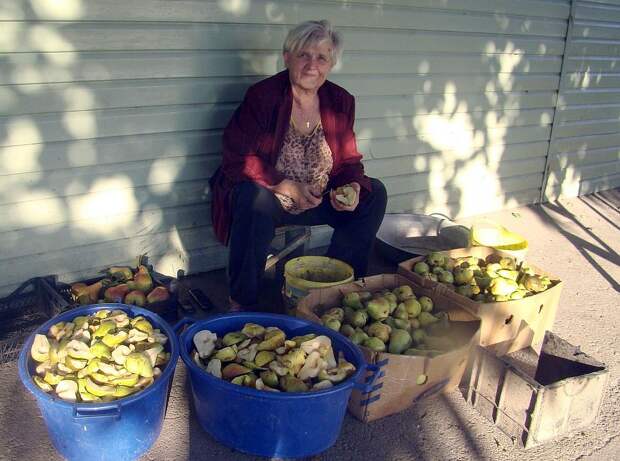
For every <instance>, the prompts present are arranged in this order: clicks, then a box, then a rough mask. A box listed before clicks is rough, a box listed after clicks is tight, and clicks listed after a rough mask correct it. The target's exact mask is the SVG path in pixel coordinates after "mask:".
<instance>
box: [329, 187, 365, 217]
mask: <svg viewBox="0 0 620 461" xmlns="http://www.w3.org/2000/svg"><path fill="white" fill-rule="evenodd" d="M347 186H351V187H352V188H353V189H354V190H355V200H354V201H353V203H352V204H351V205H345V204H344V203H342V202H340V201H339V200H336V190H335V189H332V190H331V191H329V201H330V203H331V204H332V207H333V208H334V210H336V211H354V210H355V209H356V208H357V205H358V204H359V203H360V185H359V183H356V182H352V183H350V184H347Z"/></svg>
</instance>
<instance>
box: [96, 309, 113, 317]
mask: <svg viewBox="0 0 620 461" xmlns="http://www.w3.org/2000/svg"><path fill="white" fill-rule="evenodd" d="M109 316H110V310H109V309H101V310H100V311H97V312H96V313H95V317H96V318H98V319H106V318H108V317H109Z"/></svg>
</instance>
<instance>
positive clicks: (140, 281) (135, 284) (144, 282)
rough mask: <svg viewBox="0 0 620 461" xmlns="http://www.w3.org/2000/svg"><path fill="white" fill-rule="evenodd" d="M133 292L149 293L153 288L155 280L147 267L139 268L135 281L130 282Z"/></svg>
mask: <svg viewBox="0 0 620 461" xmlns="http://www.w3.org/2000/svg"><path fill="white" fill-rule="evenodd" d="M128 285H129V286H130V288H131V289H132V290H140V291H142V292H144V293H148V292H149V291H150V290H151V288H153V278H152V277H151V274H150V273H149V270H148V268H147V267H146V266H138V272H136V275H134V277H133V280H132V281H130V282H128Z"/></svg>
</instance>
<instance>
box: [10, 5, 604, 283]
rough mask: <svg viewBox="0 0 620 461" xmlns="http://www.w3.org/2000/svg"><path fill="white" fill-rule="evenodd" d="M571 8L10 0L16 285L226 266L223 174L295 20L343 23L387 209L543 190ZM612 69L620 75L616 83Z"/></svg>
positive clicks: (367, 143) (477, 208) (339, 74)
mask: <svg viewBox="0 0 620 461" xmlns="http://www.w3.org/2000/svg"><path fill="white" fill-rule="evenodd" d="M569 11H570V3H569V2H568V1H561V0H520V1H511V0H385V1H382V2H365V1H356V0H350V1H346V2H343V1H336V0H331V1H262V0H234V1H226V0H220V1H198V0H196V1H189V0H175V1H173V2H171V1H165V0H136V1H133V2H125V1H124V0H108V1H105V2H101V1H97V0H54V1H52V0H9V1H5V2H2V3H0V21H1V22H0V108H1V109H0V110H1V111H2V112H1V114H0V268H2V274H3V275H4V277H3V279H2V281H1V282H0V293H1V292H7V291H8V290H10V289H11V288H12V287H14V286H15V285H16V284H17V283H19V282H21V281H23V280H25V279H27V278H29V277H31V276H34V275H41V274H48V273H53V274H58V275H59V276H60V277H61V279H64V280H76V279H79V278H81V277H84V276H88V275H92V274H94V273H95V272H96V271H97V270H99V269H100V268H102V267H106V266H108V265H110V264H118V263H127V262H131V261H132V259H133V257H134V256H135V255H137V254H139V253H144V252H148V254H149V256H150V257H151V260H152V261H153V262H155V264H156V267H157V268H158V269H159V270H161V271H162V272H165V273H175V272H176V269H178V268H185V269H189V270H190V271H202V270H207V269H212V268H216V267H221V266H223V265H224V264H225V260H226V250H225V249H224V248H223V247H222V246H220V245H219V244H217V243H216V242H215V240H214V238H213V234H212V232H211V227H210V218H209V191H208V189H207V182H206V181H207V178H208V177H209V176H210V175H211V173H212V172H213V170H214V168H215V167H216V165H217V164H218V163H219V160H220V153H219V146H220V136H221V130H222V128H223V126H224V125H225V124H226V122H227V120H228V117H229V116H230V114H231V112H232V110H234V108H235V107H236V105H237V104H238V103H239V101H240V100H241V97H242V95H243V93H244V91H245V89H246V88H247V86H248V85H249V84H250V83H252V82H254V81H257V80H258V79H261V78H264V77H265V76H268V75H271V74H273V73H275V72H276V71H278V70H279V69H281V66H282V65H281V58H280V47H281V43H282V40H283V38H284V36H285V34H286V31H287V29H288V28H289V27H290V25H292V24H295V23H297V22H299V21H301V20H305V19H311V18H328V19H330V20H331V21H332V22H334V23H335V24H336V25H337V26H338V27H339V28H340V29H341V31H342V33H343V35H344V40H345V50H346V51H345V55H344V58H343V61H342V63H341V64H340V65H339V66H338V67H337V68H336V69H335V70H334V73H333V74H332V77H333V78H332V79H333V80H334V81H336V82H337V83H339V84H342V85H343V86H345V87H346V88H347V89H348V90H349V91H351V92H352V93H353V94H355V95H356V97H357V100H358V106H357V107H358V109H357V122H356V132H357V137H358V142H359V147H360V150H361V151H362V152H364V153H365V159H366V160H365V163H366V166H367V170H368V172H369V174H371V175H374V176H378V177H380V178H381V179H382V180H383V181H384V182H385V183H386V185H387V187H388V191H389V194H390V200H389V209H390V211H393V212H395V211H413V210H415V211H427V212H428V211H440V212H445V213H448V214H450V215H453V216H458V215H471V214H475V213H481V212H485V211H489V210H494V209H499V208H503V207H510V206H515V205H518V204H522V203H531V202H534V201H536V200H537V199H538V197H539V195H540V190H541V185H542V182H543V171H544V167H545V162H546V156H547V151H548V145H549V139H550V132H551V124H552V120H553V117H554V107H555V104H556V100H557V90H558V87H559V77H560V70H561V66H562V54H563V50H564V43H565V35H566V29H567V24H568V21H567V19H568V16H569ZM612 82H613V79H611V80H608V83H609V84H611V83H612Z"/></svg>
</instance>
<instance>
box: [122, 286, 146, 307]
mask: <svg viewBox="0 0 620 461" xmlns="http://www.w3.org/2000/svg"><path fill="white" fill-rule="evenodd" d="M124 302H125V304H133V305H134V306H140V307H143V306H145V305H146V296H145V295H144V292H142V291H140V290H133V291H130V292H129V293H127V295H126V296H125V301H124Z"/></svg>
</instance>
